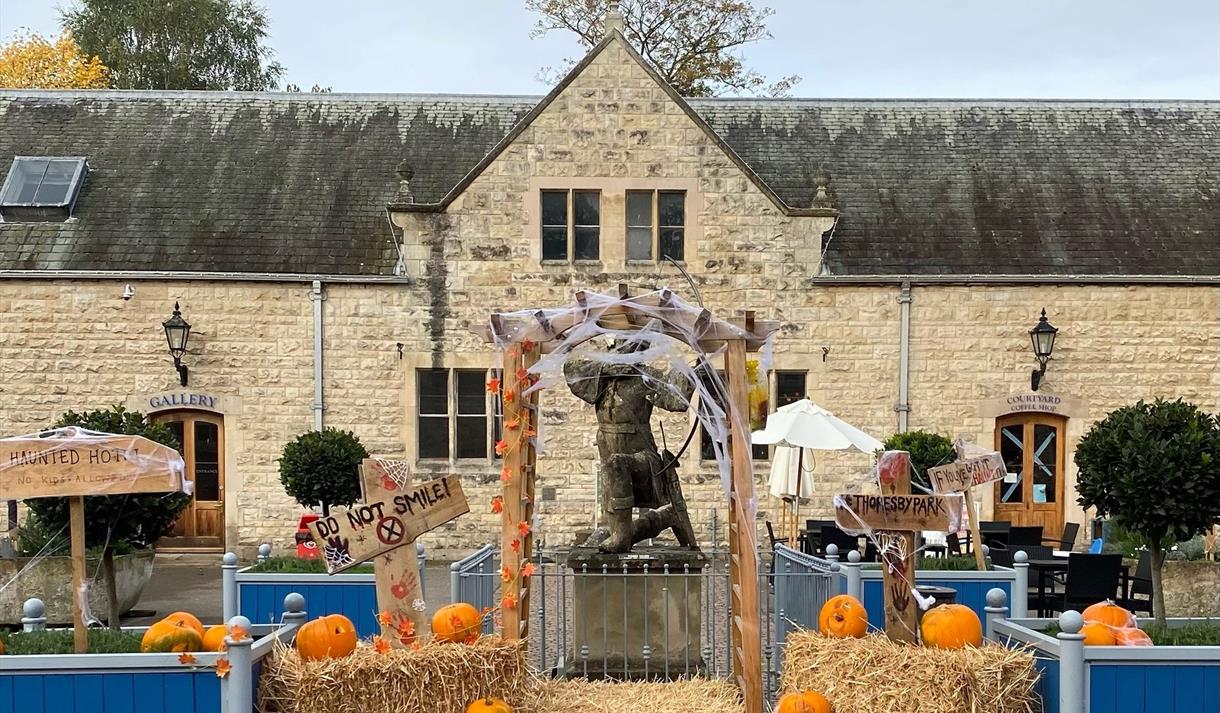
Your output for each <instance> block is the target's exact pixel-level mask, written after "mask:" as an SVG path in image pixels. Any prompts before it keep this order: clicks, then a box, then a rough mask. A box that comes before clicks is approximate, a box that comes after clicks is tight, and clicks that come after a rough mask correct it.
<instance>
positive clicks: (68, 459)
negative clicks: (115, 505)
mask: <svg viewBox="0 0 1220 713" xmlns="http://www.w3.org/2000/svg"><path fill="white" fill-rule="evenodd" d="M182 477H183V467H182V457H181V456H179V455H178V452H177V451H175V450H174V449H172V448H170V447H168V446H163V445H160V444H158V443H153V442H152V441H148V440H146V439H143V438H139V437H137V436H114V435H103V436H92V435H78V436H75V437H72V438H67V439H64V438H7V439H4V440H0V497H3V498H5V499H13V500H23V499H25V498H48V497H61V496H70V495H106V494H108V493H168V492H173V491H176V490H181V489H182Z"/></svg>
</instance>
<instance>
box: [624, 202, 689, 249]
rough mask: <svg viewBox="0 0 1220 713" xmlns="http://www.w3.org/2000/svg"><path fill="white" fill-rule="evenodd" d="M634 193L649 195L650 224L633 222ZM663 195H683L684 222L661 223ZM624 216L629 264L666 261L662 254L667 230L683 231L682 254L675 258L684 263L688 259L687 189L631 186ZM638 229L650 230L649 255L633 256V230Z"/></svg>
mask: <svg viewBox="0 0 1220 713" xmlns="http://www.w3.org/2000/svg"><path fill="white" fill-rule="evenodd" d="M633 195H637V196H638V195H647V196H648V200H649V203H650V211H649V223H648V225H632V224H631V197H632V196H633ZM663 195H671V196H672V195H680V196H682V223H681V224H676V223H675V224H666V225H662V224H661V196H663ZM623 210H624V211H625V213H624V216H623V224H624V226H625V230H624V236H623V237H624V241H625V242H624V246H623V253H624V255H625V256H626V261H627V264H629V265H631V264H641V265H650V264H652V263H659V262H664V261H665V259H666V256H665V255H662V254H661V247H662V246H661V233H662V232H663V231H665V230H680V231H682V242H681V245H682V251H681V252H682V256H681V257H678V258H674V262H677V263H684V262H685V261H686V222H687V221H686V213H687V199H686V191H685V190H682V189H671V188H642V189H641V188H629V189H627V191H626V192H625V196H624V199H623ZM638 229H647V230H648V231H649V237H650V243H649V248H648V255H649V256H648V257H646V258H633V257H631V231H632V230H638Z"/></svg>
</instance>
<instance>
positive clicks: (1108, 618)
mask: <svg viewBox="0 0 1220 713" xmlns="http://www.w3.org/2000/svg"><path fill="white" fill-rule="evenodd" d="M1081 617H1082V618H1084V620H1085V623H1089V622H1093V623H1097V624H1105V625H1106V626H1112V627H1114V628H1116V629H1124V628H1134V627H1135V616H1134V615H1132V614H1131V612H1129V611H1127V610H1126V609H1123V608H1122V607H1120V606H1119V605H1117V604H1115V603H1114V602H1112V601H1110V600H1108V599H1107V600H1106V601H1104V602H1097V603H1096V604H1093V605H1091V606H1089V607H1087V608H1086V609H1085V610H1084V611H1083V612H1082V613H1081Z"/></svg>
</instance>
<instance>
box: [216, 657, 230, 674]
mask: <svg viewBox="0 0 1220 713" xmlns="http://www.w3.org/2000/svg"><path fill="white" fill-rule="evenodd" d="M232 670H233V664H231V663H229V660H228V659H226V658H219V659H216V677H217V678H224V677H225V676H228V675H229V671H232Z"/></svg>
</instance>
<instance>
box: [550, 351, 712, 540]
mask: <svg viewBox="0 0 1220 713" xmlns="http://www.w3.org/2000/svg"><path fill="white" fill-rule="evenodd" d="M632 348H633V347H632V346H630V345H624V344H622V343H616V344H615V349H616V350H617V351H624V352H625V351H630V350H631V349H632ZM563 372H564V378H565V379H566V381H567V383H568V388H569V389H571V390H572V393H573V394H575V395H576V396H577V398H579V399H581V400H582V401H585V402H587V403H590V404H593V406H594V407H595V408H596V409H597V450H598V454H599V455H600V456H601V461H602V478H601V481H602V501H601V503H600V505H601V509H602V518H603V520H604V522H605V526H603V527H599V528H598V529H597V530H596V531H595V532H594V533H593V535H592V536H590V537H589V539H588V540H587V541H586V542H585V543H584V544H585V546H586V547H593V546H597V547H598V548H599V549H600V550H601V551H602V552H607V553H624V552H630V551H631V548H632V546H633V545H635V544H636V543H637V542H641V541H643V540H647V539H649V538H652V537H656V536H657V535H659V534H661V533H662V532H664V531H665V530H666V529H668V528H673V531H674V535H675V536H676V537H677V538H678V543H679V544H680V545H682V546H683V547H689V548H693V549H698V547H699V546H698V543H697V542H696V541H695V532H694V529H693V528H692V527H691V524H690V516H689V515H688V514H687V512H686V500H685V499H684V498H683V497H682V488H681V486H680V485H679V483H678V473H677V470H676V466H677V459H676V458H675V457H674V456H673V454H672V453H670V452H669V451H668V450H666V451H665V453H664V455H663V456H662V454H661V453H660V452H658V450H657V444H656V442H655V441H654V440H653V437H652V426H651V423H650V421H651V419H652V409H653V407H654V406H659V407H660V408H663V409H665V410H667V411H675V412H682V411H685V410H686V409H687V407H688V406H689V405H690V397H691V394H692V393H693V391H694V386H693V385H692V384H691V383H690V381H689V380H688V379H686V378H684V377H682V376H680V375H678V376H675V375H674V374H673V373H672V372H671V373H663V372H661V371H660V370H659V369H655V368H653V367H650V366H646V365H643V364H603V363H600V362H595V361H592V360H589V359H570V360H569V361H568V362H567V363H565V364H564V367H563ZM632 508H640V509H641V510H642V511H643V512H641V514H640V517H639V518H638V519H633V518H632V514H633V513H632Z"/></svg>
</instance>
